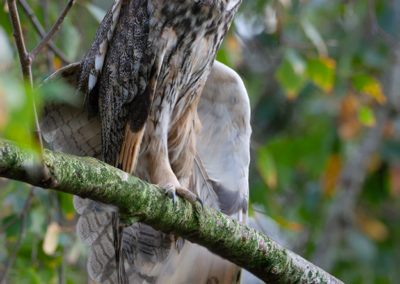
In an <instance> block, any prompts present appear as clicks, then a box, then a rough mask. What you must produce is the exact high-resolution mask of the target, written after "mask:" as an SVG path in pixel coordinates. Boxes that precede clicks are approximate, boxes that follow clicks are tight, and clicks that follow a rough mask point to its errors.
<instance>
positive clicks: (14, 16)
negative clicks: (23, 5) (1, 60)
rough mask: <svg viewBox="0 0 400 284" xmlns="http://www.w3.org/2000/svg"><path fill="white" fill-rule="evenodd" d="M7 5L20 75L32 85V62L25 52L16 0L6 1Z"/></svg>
mask: <svg viewBox="0 0 400 284" xmlns="http://www.w3.org/2000/svg"><path fill="white" fill-rule="evenodd" d="M7 4H8V9H9V12H10V18H11V25H12V28H13V36H14V39H15V44H16V46H17V50H18V55H19V60H20V63H21V69H22V74H23V76H24V78H25V79H27V80H29V83H30V84H31V85H32V84H33V80H32V68H31V65H32V60H31V57H30V56H29V53H28V52H27V51H26V47H25V42H24V36H23V34H22V28H21V21H20V19H19V15H18V9H17V3H16V0H7Z"/></svg>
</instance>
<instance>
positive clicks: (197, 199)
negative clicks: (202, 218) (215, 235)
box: [196, 196, 204, 210]
mask: <svg viewBox="0 0 400 284" xmlns="http://www.w3.org/2000/svg"><path fill="white" fill-rule="evenodd" d="M196 201H198V202H199V203H200V205H201V210H204V204H203V200H201V198H200V197H198V196H197V197H196Z"/></svg>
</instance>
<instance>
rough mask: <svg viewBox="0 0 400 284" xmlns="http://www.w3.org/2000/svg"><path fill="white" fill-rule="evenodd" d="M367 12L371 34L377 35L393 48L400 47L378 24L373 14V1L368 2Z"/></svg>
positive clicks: (399, 43)
mask: <svg viewBox="0 0 400 284" xmlns="http://www.w3.org/2000/svg"><path fill="white" fill-rule="evenodd" d="M368 4H369V5H368V10H369V18H370V21H371V24H372V30H373V32H375V33H377V34H378V35H379V36H380V37H382V38H383V39H384V40H385V41H387V42H388V43H389V44H390V45H392V46H393V47H398V46H400V42H399V41H398V40H397V39H395V38H394V37H393V36H391V35H390V34H388V33H387V32H386V31H384V30H383V29H382V28H381V26H380V25H379V23H378V20H377V18H376V13H375V0H368Z"/></svg>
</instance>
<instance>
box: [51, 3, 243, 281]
mask: <svg viewBox="0 0 400 284" xmlns="http://www.w3.org/2000/svg"><path fill="white" fill-rule="evenodd" d="M240 2H241V0H198V1H196V0H172V1H167V0H117V1H115V2H114V5H113V6H112V8H111V9H110V11H109V12H108V13H107V15H106V16H105V18H104V20H103V22H102V24H101V26H100V28H99V30H98V32H97V34H96V36H95V39H94V42H93V45H92V47H91V49H90V50H89V52H88V54H87V55H86V56H85V58H84V59H83V61H82V63H81V64H79V65H74V66H71V67H70V69H68V68H66V69H65V70H64V71H62V72H59V74H61V75H62V74H63V72H64V75H65V74H67V75H69V77H70V81H71V82H75V81H76V82H77V84H78V86H77V87H78V89H79V90H80V91H81V92H83V93H84V94H85V95H86V98H85V105H86V110H88V111H89V113H90V114H91V115H92V116H91V118H90V119H89V120H87V121H86V122H85V120H84V118H83V116H84V113H82V110H76V111H72V113H74V115H72V117H70V116H68V117H69V119H64V118H63V113H64V112H66V111H67V110H65V109H62V108H60V107H56V108H52V107H48V108H47V111H46V118H47V120H45V121H47V126H46V124H45V125H44V129H45V131H47V132H46V135H47V138H46V141H47V142H48V143H52V142H54V145H55V146H56V147H58V148H59V149H60V150H61V149H63V148H67V149H70V147H68V146H65V145H64V144H68V143H67V141H69V140H71V139H70V138H69V137H63V136H65V135H64V133H65V132H71V137H72V138H74V135H75V130H71V129H70V128H71V125H74V126H77V128H78V129H79V130H78V131H77V133H76V135H78V136H79V135H81V134H82V132H81V131H80V130H81V129H82V128H86V127H87V125H91V130H90V131H88V132H87V134H88V136H87V137H86V136H85V137H80V136H79V137H80V138H79V141H86V142H84V143H89V142H90V141H91V142H90V143H92V144H93V145H92V146H93V147H92V146H91V147H90V148H89V149H88V151H80V150H72V152H73V153H74V151H77V152H78V153H77V154H80V155H92V154H96V155H98V154H99V149H98V146H99V143H98V142H99V141H98V140H99V134H100V133H99V132H96V131H95V130H93V129H96V127H97V129H98V130H99V129H100V128H101V151H100V152H101V157H102V159H103V160H104V161H106V162H107V163H109V164H112V165H115V166H118V167H120V168H121V169H123V170H125V171H127V172H130V173H133V174H134V175H136V176H138V177H140V178H142V179H144V180H147V181H149V182H151V183H154V184H158V185H160V186H161V187H164V188H166V189H168V190H171V191H172V192H174V191H176V192H177V194H179V195H181V196H183V197H184V198H186V199H188V200H189V201H191V202H195V201H196V198H197V197H196V196H199V197H200V198H201V199H202V200H204V202H205V204H207V205H208V206H212V207H214V208H217V209H220V210H222V211H223V212H224V213H226V214H229V215H232V216H233V217H234V218H237V219H238V220H241V221H243V222H245V221H246V214H247V201H248V186H247V170H248V163H249V155H248V147H249V145H248V144H249V136H250V127H249V107H248V99H247V95H246V91H245V89H244V87H243V84H242V83H241V80H240V78H239V77H238V76H237V75H236V74H235V73H234V72H233V71H232V70H230V69H229V68H227V67H224V66H223V65H221V64H219V63H216V64H215V65H216V66H214V69H213V73H212V75H211V77H210V79H209V80H208V81H207V87H206V89H205V91H204V92H203V95H202V97H200V95H201V93H202V90H203V87H204V85H205V84H206V80H207V77H208V75H209V73H210V71H211V68H212V64H213V62H214V59H215V56H216V53H217V50H218V48H219V46H220V44H221V41H222V39H223V37H224V35H225V33H226V32H227V30H228V28H229V26H230V23H231V21H232V18H233V16H234V14H235V12H236V10H237V8H238V6H239V4H240ZM72 69H73V70H79V76H76V75H73V76H70V75H71V74H74V72H72ZM74 76H75V77H74ZM71 77H74V79H71ZM70 112H71V111H70ZM54 117H58V118H57V119H55V118H54ZM219 119H221V121H219ZM71 120H74V122H71ZM96 123H97V124H96ZM96 125H97V126H96ZM201 125H202V126H201ZM89 134H90V135H89ZM60 136H61V137H63V138H61V140H60V138H58V137H60ZM96 139H97V140H96ZM196 140H197V145H196ZM95 141H97V143H96V142H95ZM70 144H74V145H78V144H79V142H77V139H75V138H74V139H72V141H70ZM61 145H63V146H61ZM76 147H77V148H79V149H80V148H82V146H81V145H79V146H76ZM232 151H236V152H235V153H232ZM74 205H75V208H76V210H77V212H78V213H79V214H80V215H81V217H80V219H79V222H78V225H77V230H78V234H79V236H80V238H81V239H82V240H83V241H84V243H86V244H87V245H89V246H91V254H90V255H89V260H88V271H89V275H90V276H91V277H92V278H93V279H94V280H96V281H99V282H104V283H115V282H116V281H117V270H118V268H117V266H119V264H118V260H120V257H119V256H118V254H119V253H120V254H121V257H122V259H121V268H123V269H121V271H120V276H121V279H119V281H125V280H127V281H129V282H132V281H134V282H132V283H156V282H157V283H166V282H163V280H167V279H168V280H169V281H172V282H168V283H196V282H197V281H196V279H198V280H199V283H204V282H207V281H219V283H222V282H223V283H231V282H234V281H236V275H237V271H238V269H237V267H236V266H235V265H233V264H231V263H229V262H227V261H224V260H222V259H220V258H219V257H216V256H214V255H212V254H211V253H209V252H208V251H207V250H205V249H203V248H201V247H199V246H197V245H194V244H191V243H188V242H187V243H186V244H185V245H184V247H183V249H182V252H181V253H178V252H177V251H176V250H175V249H173V245H174V238H173V237H172V236H169V235H166V234H164V233H161V232H158V231H155V230H153V229H152V228H151V227H149V226H146V225H144V224H140V223H137V224H134V225H133V226H131V227H128V228H125V229H123V236H122V239H119V238H118V234H116V231H115V223H117V222H115V220H116V216H117V215H116V210H115V209H113V208H111V207H109V206H105V205H101V204H98V203H95V202H92V201H89V200H83V199H80V198H75V204H74ZM113 222H114V223H113ZM113 226H114V229H113ZM115 246H117V247H121V251H118V250H115V248H114V247H115ZM115 255H117V257H116V258H117V263H116V262H115ZM196 263H197V264H196ZM188 265H189V266H190V265H192V266H194V265H199V267H203V268H204V270H205V271H203V272H202V271H190V268H189V267H188ZM181 269H182V270H181ZM183 269H184V270H183ZM122 274H123V275H122ZM166 274H168V275H166Z"/></svg>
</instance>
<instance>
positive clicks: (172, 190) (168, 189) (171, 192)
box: [161, 184, 204, 210]
mask: <svg viewBox="0 0 400 284" xmlns="http://www.w3.org/2000/svg"><path fill="white" fill-rule="evenodd" d="M161 188H163V189H164V190H165V194H167V195H168V196H169V197H170V198H172V204H173V205H174V207H175V206H176V195H179V196H180V197H182V198H183V199H186V200H187V201H189V202H190V203H192V204H193V205H196V202H199V203H200V205H201V209H202V210H203V209H204V204H203V201H202V200H201V199H200V198H199V197H198V196H196V195H195V194H194V193H193V192H191V191H189V190H187V189H186V188H183V187H175V186H174V185H173V184H167V185H165V186H162V187H161Z"/></svg>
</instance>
